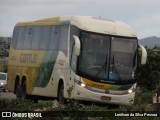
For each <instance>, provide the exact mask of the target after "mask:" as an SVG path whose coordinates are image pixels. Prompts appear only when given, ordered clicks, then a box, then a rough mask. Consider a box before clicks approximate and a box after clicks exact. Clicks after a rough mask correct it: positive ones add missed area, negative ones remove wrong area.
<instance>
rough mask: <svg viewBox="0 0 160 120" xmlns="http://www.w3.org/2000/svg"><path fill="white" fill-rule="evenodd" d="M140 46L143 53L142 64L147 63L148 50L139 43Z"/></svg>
mask: <svg viewBox="0 0 160 120" xmlns="http://www.w3.org/2000/svg"><path fill="white" fill-rule="evenodd" d="M138 46H139V49H140V50H141V52H142V55H141V64H142V65H145V64H146V61H147V51H146V49H145V48H144V47H143V46H142V45H138Z"/></svg>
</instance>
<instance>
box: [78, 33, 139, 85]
mask: <svg viewBox="0 0 160 120" xmlns="http://www.w3.org/2000/svg"><path fill="white" fill-rule="evenodd" d="M80 40H81V53H80V56H79V59H78V61H79V63H78V73H79V74H81V76H85V77H89V78H92V79H95V80H98V81H101V82H107V81H108V82H109V81H110V82H113V83H116V81H127V80H133V79H134V72H135V70H136V66H137V65H136V64H137V63H136V60H137V57H136V56H137V54H136V53H137V39H135V38H134V39H133V38H124V37H111V36H109V35H102V34H95V33H89V32H81V37H80Z"/></svg>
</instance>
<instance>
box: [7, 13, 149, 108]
mask: <svg viewBox="0 0 160 120" xmlns="http://www.w3.org/2000/svg"><path fill="white" fill-rule="evenodd" d="M139 48H140V49H141V51H142V59H141V63H142V64H145V62H146V57H147V53H146V50H145V48H144V47H143V46H141V45H139ZM137 53H138V39H137V36H136V33H135V32H134V31H133V30H132V29H131V28H130V27H129V26H128V25H126V24H125V23H122V22H119V21H114V20H107V19H101V18H96V17H87V16H61V17H52V18H47V19H42V20H38V21H32V22H20V23H17V25H16V26H15V28H14V32H13V37H12V44H11V48H10V53H9V61H8V77H9V80H8V84H7V87H8V90H10V91H12V92H14V93H15V94H16V95H17V97H18V98H27V97H30V98H33V96H42V97H53V98H58V101H59V102H61V103H64V102H65V100H66V99H75V100H82V101H93V102H99V103H107V104H116V105H131V104H133V102H134V96H135V89H136V83H137V81H136V79H135V75H136V69H137ZM36 98H37V99H38V97H34V99H36Z"/></svg>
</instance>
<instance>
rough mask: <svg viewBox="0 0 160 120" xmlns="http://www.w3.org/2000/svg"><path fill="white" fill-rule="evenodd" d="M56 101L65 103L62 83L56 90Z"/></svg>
mask: <svg viewBox="0 0 160 120" xmlns="http://www.w3.org/2000/svg"><path fill="white" fill-rule="evenodd" d="M58 102H59V103H61V104H65V103H66V99H65V98H64V86H63V84H61V85H60V87H59V90H58Z"/></svg>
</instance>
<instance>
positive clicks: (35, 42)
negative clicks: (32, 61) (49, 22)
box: [31, 26, 43, 50]
mask: <svg viewBox="0 0 160 120" xmlns="http://www.w3.org/2000/svg"><path fill="white" fill-rule="evenodd" d="M42 29H43V27H42V26H36V27H34V33H33V40H32V44H31V49H32V50H38V49H39V43H40V39H41V35H42Z"/></svg>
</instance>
